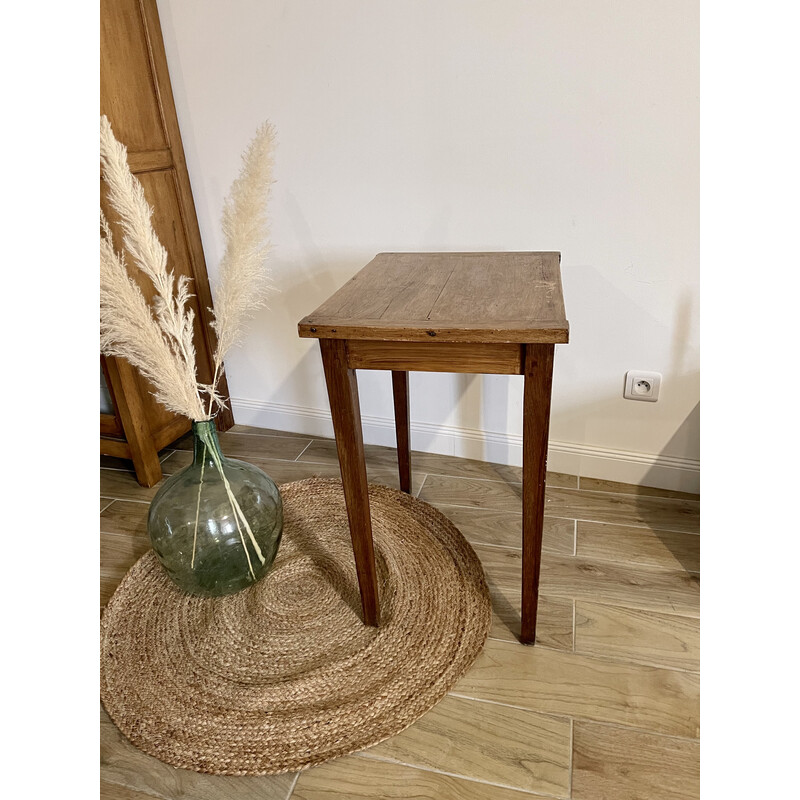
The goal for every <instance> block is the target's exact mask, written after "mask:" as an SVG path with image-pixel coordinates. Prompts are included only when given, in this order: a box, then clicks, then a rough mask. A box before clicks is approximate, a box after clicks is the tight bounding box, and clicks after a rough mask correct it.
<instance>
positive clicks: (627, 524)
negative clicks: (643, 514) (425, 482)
mask: <svg viewBox="0 0 800 800" xmlns="http://www.w3.org/2000/svg"><path fill="white" fill-rule="evenodd" d="M426 502H427V503H428V504H429V505H432V506H435V507H436V508H439V507H440V506H452V507H453V508H469V509H472V510H473V511H498V512H502V513H504V514H517V515H518V516H520V517H521V516H522V512H521V511H514V510H513V509H511V508H494V507H491V506H490V507H486V506H465V505H462V504H460V503H441V502H437V501H432V500H428V501H426ZM544 518H545V519H574V520H575V521H576V522H591V523H594V524H595V525H616V526H619V527H620V528H637V529H638V530H646V531H653V532H654V533H686V534H689V535H691V536H699V535H700V531H699V530H697V531H682V530H678V529H676V528H651V527H650V526H649V525H648V524H647V523H642V524H640V525H633V524H632V523H630V522H617V521H616V520H615V521H614V522H609V521H608V520H604V519H585V518H584V517H570V516H566V515H564V514H548V513H547V511H546V510H545V513H544Z"/></svg>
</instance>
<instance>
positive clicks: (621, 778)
mask: <svg viewBox="0 0 800 800" xmlns="http://www.w3.org/2000/svg"><path fill="white" fill-rule="evenodd" d="M572 763H573V767H572V769H573V773H572V797H573V798H574V800H642V799H643V798H646V800H696V798H698V797H699V796H700V743H699V742H697V741H689V740H685V739H671V738H668V737H664V736H655V735H653V734H647V733H640V732H638V731H631V730H626V729H623V728H614V727H611V726H607V725H593V724H591V723H587V722H581V721H576V722H575V729H574V745H573V762H572Z"/></svg>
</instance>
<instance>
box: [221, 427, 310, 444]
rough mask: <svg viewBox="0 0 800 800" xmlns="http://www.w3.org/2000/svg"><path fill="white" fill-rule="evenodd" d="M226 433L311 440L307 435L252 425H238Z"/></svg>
mask: <svg viewBox="0 0 800 800" xmlns="http://www.w3.org/2000/svg"><path fill="white" fill-rule="evenodd" d="M226 433H254V434H256V435H257V436H284V437H288V438H290V439H305V440H306V441H308V440H309V439H312V438H313V437H312V436H309V435H308V434H307V433H294V432H293V431H278V430H275V429H274V428H256V427H254V426H253V425H239V424H238V423H237V424H236V425H234V426H233V427H232V428H230V429H229V430H227V431H226Z"/></svg>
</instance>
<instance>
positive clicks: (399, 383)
mask: <svg viewBox="0 0 800 800" xmlns="http://www.w3.org/2000/svg"><path fill="white" fill-rule="evenodd" d="M392 394H393V395H394V429H395V431H396V434H397V466H398V467H399V469H400V489H401V490H402V491H404V492H406V494H411V427H410V426H411V423H410V417H409V412H408V373H407V372H396V371H393V372H392Z"/></svg>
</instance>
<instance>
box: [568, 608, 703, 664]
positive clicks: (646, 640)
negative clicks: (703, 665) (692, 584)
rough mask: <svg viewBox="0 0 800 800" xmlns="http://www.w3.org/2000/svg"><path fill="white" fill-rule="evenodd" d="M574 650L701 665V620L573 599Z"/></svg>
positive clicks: (650, 661)
mask: <svg viewBox="0 0 800 800" xmlns="http://www.w3.org/2000/svg"><path fill="white" fill-rule="evenodd" d="M575 650H576V652H579V653H588V654H592V655H599V656H610V657H612V658H619V659H625V660H628V661H637V662H639V663H646V664H656V665H659V666H664V667H676V668H678V669H689V670H698V669H700V620H698V619H694V618H691V617H679V616H676V615H675V614H659V613H656V612H654V611H640V610H637V609H630V608H619V607H616V606H606V605H600V604H598V603H588V602H585V601H582V600H578V601H576V603H575Z"/></svg>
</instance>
